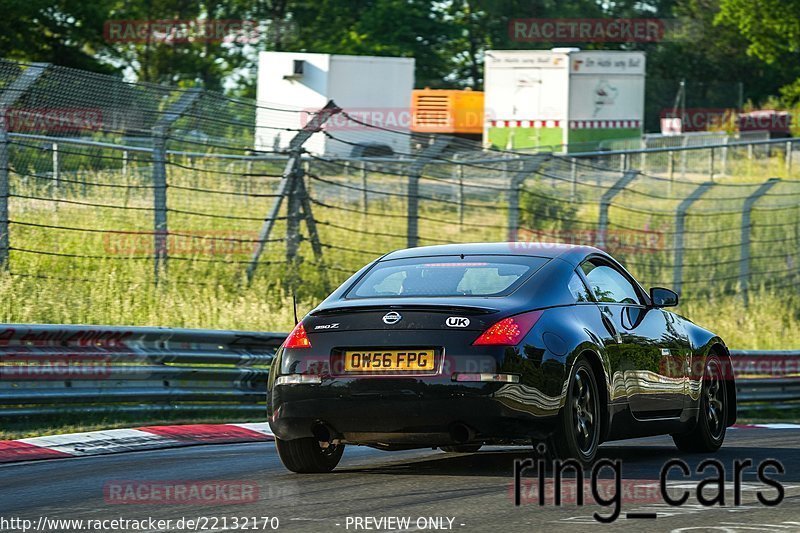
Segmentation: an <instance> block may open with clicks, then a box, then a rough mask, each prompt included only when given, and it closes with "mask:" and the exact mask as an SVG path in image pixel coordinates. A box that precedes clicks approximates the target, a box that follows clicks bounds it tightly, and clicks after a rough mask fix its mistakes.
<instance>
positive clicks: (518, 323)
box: [472, 311, 542, 346]
mask: <svg viewBox="0 0 800 533" xmlns="http://www.w3.org/2000/svg"><path fill="white" fill-rule="evenodd" d="M540 316H542V312H541V311H531V312H530V313H522V314H520V315H514V316H510V317H508V318H504V319H503V320H500V321H499V322H495V323H494V324H493V325H492V326H490V327H489V329H487V330H486V331H484V332H483V333H481V336H480V337H478V338H477V339H475V342H473V343H472V345H473V346H516V345H517V344H519V342H520V341H521V340H522V339H523V338H524V337H525V335H527V334H528V332H529V331H530V330H531V328H532V327H533V325H534V324H536V321H537V320H539V317H540Z"/></svg>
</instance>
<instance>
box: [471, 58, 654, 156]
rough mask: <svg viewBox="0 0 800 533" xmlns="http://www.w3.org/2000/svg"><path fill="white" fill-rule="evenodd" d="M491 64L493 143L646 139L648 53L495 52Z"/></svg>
mask: <svg viewBox="0 0 800 533" xmlns="http://www.w3.org/2000/svg"><path fill="white" fill-rule="evenodd" d="M485 66H486V75H485V84H484V87H485V88H484V90H485V105H486V109H485V113H484V116H485V117H486V118H485V122H484V133H483V140H484V144H485V145H487V146H494V147H498V148H504V149H512V150H518V149H536V148H545V147H552V149H553V150H554V151H561V150H562V149H568V150H569V151H572V152H576V151H591V150H596V149H597V148H598V146H599V143H600V142H601V141H603V140H610V139H630V138H639V137H641V134H642V128H643V125H644V84H645V54H644V52H622V51H580V50H578V49H576V48H554V49H552V50H489V51H487V52H486V65H485ZM567 147H568V148H567Z"/></svg>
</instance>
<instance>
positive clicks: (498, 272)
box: [346, 255, 548, 298]
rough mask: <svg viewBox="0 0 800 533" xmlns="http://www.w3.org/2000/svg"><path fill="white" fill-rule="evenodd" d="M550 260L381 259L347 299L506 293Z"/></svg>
mask: <svg viewBox="0 0 800 533" xmlns="http://www.w3.org/2000/svg"><path fill="white" fill-rule="evenodd" d="M547 261H548V260H547V259H546V258H544V257H530V256H524V257H523V256H491V255H472V256H469V255H467V256H460V255H455V256H436V257H414V258H409V259H393V260H388V261H379V262H378V263H376V264H375V265H374V266H373V267H372V268H371V269H370V270H369V271H368V272H367V274H366V275H365V276H364V277H362V278H361V280H360V281H359V282H358V283H356V285H355V286H354V287H353V288H352V289H350V291H348V293H347V296H346V297H347V298H387V297H414V296H503V295H505V294H508V293H510V292H512V291H513V290H514V289H516V288H517V287H518V286H519V285H520V284H521V283H522V282H523V281H525V279H527V278H528V277H529V276H530V275H531V274H533V273H534V272H536V271H537V270H539V269H540V268H541V267H542V265H544V264H545V263H546V262H547Z"/></svg>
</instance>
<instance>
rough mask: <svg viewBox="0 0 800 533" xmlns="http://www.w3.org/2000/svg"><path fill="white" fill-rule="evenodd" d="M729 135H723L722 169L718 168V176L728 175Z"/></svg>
mask: <svg viewBox="0 0 800 533" xmlns="http://www.w3.org/2000/svg"><path fill="white" fill-rule="evenodd" d="M729 139H730V137H728V136H727V135H726V136H725V141H724V142H723V146H722V170H720V176H727V175H728V140H729Z"/></svg>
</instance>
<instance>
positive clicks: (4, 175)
mask: <svg viewBox="0 0 800 533" xmlns="http://www.w3.org/2000/svg"><path fill="white" fill-rule="evenodd" d="M49 66H50V64H49V63H33V64H31V65H30V66H29V67H28V68H27V69H25V71H24V72H23V73H22V74H20V75H19V76H18V77H17V78H16V79H15V80H14V81H13V82H11V83H10V84H9V85H7V86H6V87H5V89H3V90H2V92H0V269H4V270H8V252H9V249H10V241H9V234H8V224H9V221H8V216H9V215H8V197H9V194H11V184H10V179H9V172H10V171H11V168H10V158H9V149H8V145H9V139H8V124H7V123H6V120H7V119H8V110H9V109H11V108H12V107H13V106H14V104H15V103H16V102H17V101H18V100H19V99H20V98H21V97H22V95H23V94H24V93H25V91H27V90H28V89H29V88H30V87H31V85H33V84H34V83H35V82H36V80H38V79H39V77H40V76H41V75H42V74H44V71H45V70H46V69H47V67H49Z"/></svg>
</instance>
